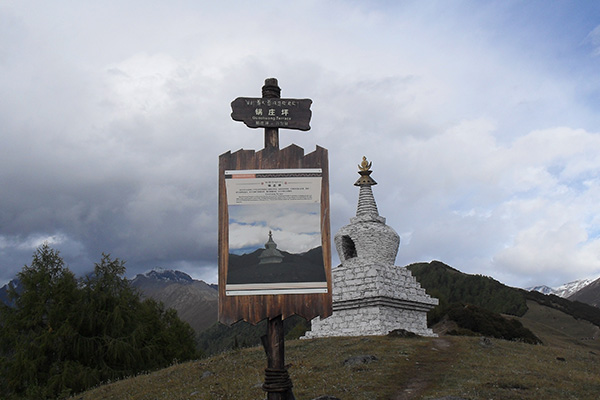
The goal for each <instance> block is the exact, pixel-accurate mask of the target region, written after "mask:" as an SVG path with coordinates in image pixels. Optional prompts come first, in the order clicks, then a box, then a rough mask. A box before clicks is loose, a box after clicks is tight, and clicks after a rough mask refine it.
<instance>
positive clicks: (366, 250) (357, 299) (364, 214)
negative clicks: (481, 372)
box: [304, 157, 438, 339]
mask: <svg viewBox="0 0 600 400" xmlns="http://www.w3.org/2000/svg"><path fill="white" fill-rule="evenodd" d="M370 168H371V163H369V162H367V159H366V157H363V160H362V163H361V164H360V165H359V174H360V178H359V179H358V181H356V183H355V185H356V186H359V187H360V193H359V196H358V207H357V210H356V216H355V217H353V218H351V219H350V224H349V225H346V226H344V227H342V228H341V229H340V230H339V232H337V233H336V235H335V237H334V242H335V247H336V249H337V252H338V254H339V256H340V260H341V262H342V264H341V266H338V267H337V268H334V269H333V270H332V278H333V285H332V286H333V314H332V315H331V316H330V317H328V318H325V319H320V318H315V319H313V320H312V328H311V330H310V331H308V332H306V336H304V338H306V339H311V338H317V337H330V336H363V335H387V334H388V333H389V332H391V331H393V330H396V329H404V330H406V331H409V332H413V333H415V334H417V335H421V336H435V334H434V333H433V331H432V330H431V329H429V328H427V311H429V310H431V309H432V308H433V307H435V306H436V305H437V304H438V300H437V299H435V298H432V297H430V296H429V295H428V294H427V293H426V292H425V290H424V289H423V288H421V285H420V284H419V283H418V282H417V280H416V279H415V278H414V277H413V276H412V274H411V273H410V271H409V270H408V269H406V268H405V267H398V266H395V265H394V263H395V261H396V255H397V253H398V247H399V245H400V237H399V236H398V234H397V233H396V231H394V229H392V228H391V227H389V226H387V225H386V224H385V218H384V217H381V216H380V215H379V212H378V210H377V204H376V203H375V198H374V197H373V191H372V190H371V186H373V185H376V184H377V183H376V182H375V181H374V180H373V179H372V178H371V176H370V175H371V169H370Z"/></svg>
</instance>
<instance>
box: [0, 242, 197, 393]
mask: <svg viewBox="0 0 600 400" xmlns="http://www.w3.org/2000/svg"><path fill="white" fill-rule="evenodd" d="M125 271H126V270H125V263H124V262H123V261H121V260H119V259H111V258H110V256H109V255H106V254H103V255H102V259H101V261H100V262H99V263H97V264H95V267H94V273H93V274H91V275H90V276H88V277H87V278H85V279H83V280H82V281H80V282H78V281H77V280H76V278H75V276H74V275H73V273H72V272H71V271H69V269H68V268H67V267H66V266H65V265H64V262H63V260H62V258H61V257H60V255H59V253H58V251H55V250H53V249H51V248H50V247H49V246H48V245H47V244H44V245H43V246H41V247H40V248H39V249H38V250H37V251H36V253H35V254H34V256H33V261H32V263H31V266H25V267H24V268H23V270H22V271H21V272H20V273H19V275H18V278H19V280H20V281H21V288H20V290H19V291H17V290H15V289H14V288H13V289H12V290H10V292H9V295H10V297H11V299H12V300H13V301H14V307H8V306H3V307H2V308H0V398H3V399H47V398H56V397H59V398H64V397H66V396H68V395H69V394H71V393H76V392H80V391H82V390H85V389H86V388H88V387H90V386H93V385H97V384H99V383H101V382H103V381H106V380H113V379H119V378H122V377H124V376H128V375H132V374H135V373H138V372H140V371H147V370H152V369H156V368H161V367H165V366H167V365H169V364H171V363H172V362H174V361H175V360H180V361H183V360H188V359H191V358H194V357H196V356H197V352H196V345H195V338H194V332H193V330H192V328H191V327H190V326H189V325H188V324H187V323H184V322H182V321H181V320H180V319H179V318H178V317H177V313H176V312H175V311H174V310H165V309H164V306H163V305H162V304H161V303H157V302H155V301H153V300H144V301H142V300H141V299H140V296H139V294H138V293H137V292H136V291H135V290H134V289H133V288H132V287H131V286H130V285H129V281H128V280H127V279H126V278H125Z"/></svg>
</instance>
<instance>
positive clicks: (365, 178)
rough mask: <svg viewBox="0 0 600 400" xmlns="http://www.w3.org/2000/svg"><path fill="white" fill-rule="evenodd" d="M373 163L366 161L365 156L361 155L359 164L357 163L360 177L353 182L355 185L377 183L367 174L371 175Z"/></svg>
mask: <svg viewBox="0 0 600 400" xmlns="http://www.w3.org/2000/svg"><path fill="white" fill-rule="evenodd" d="M372 164H373V163H372V162H369V161H367V157H366V156H363V159H362V161H361V163H360V164H358V173H359V175H360V178H358V180H357V181H356V183H354V185H355V186H372V185H377V182H375V181H374V180H373V178H371V177H370V176H369V175H371V172H373V171H371V165H372Z"/></svg>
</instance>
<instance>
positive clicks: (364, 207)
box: [354, 156, 379, 219]
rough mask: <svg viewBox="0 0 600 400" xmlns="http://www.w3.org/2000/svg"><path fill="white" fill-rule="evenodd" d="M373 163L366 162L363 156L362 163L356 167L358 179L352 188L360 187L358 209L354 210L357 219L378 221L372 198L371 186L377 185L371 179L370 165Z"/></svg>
mask: <svg viewBox="0 0 600 400" xmlns="http://www.w3.org/2000/svg"><path fill="white" fill-rule="evenodd" d="M372 164H373V163H372V162H369V161H367V157H365V156H363V159H362V162H361V163H360V164H359V165H358V173H359V175H360V178H358V180H357V181H356V182H355V183H354V186H359V187H360V193H359V194H358V207H357V208H356V216H357V217H367V218H368V217H371V218H374V219H379V218H377V217H379V211H378V210H377V203H376V202H375V197H374V196H373V191H372V190H371V186H373V185H377V182H375V180H374V179H373V178H371V173H372V172H373V171H371V165H372Z"/></svg>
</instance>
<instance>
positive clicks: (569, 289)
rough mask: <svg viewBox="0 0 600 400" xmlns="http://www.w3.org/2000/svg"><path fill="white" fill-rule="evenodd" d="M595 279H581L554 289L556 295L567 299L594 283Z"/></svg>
mask: <svg viewBox="0 0 600 400" xmlns="http://www.w3.org/2000/svg"><path fill="white" fill-rule="evenodd" d="M594 280H595V279H589V278H587V279H579V280H577V281H573V282H569V283H565V284H564V285H561V286H559V287H557V288H555V289H554V294H555V295H557V296H559V297H564V298H565V299H567V298H569V297H571V296H572V295H574V294H575V293H577V292H578V291H580V290H581V289H583V288H584V287H586V286H587V285H589V284H590V283H592V282H594Z"/></svg>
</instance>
